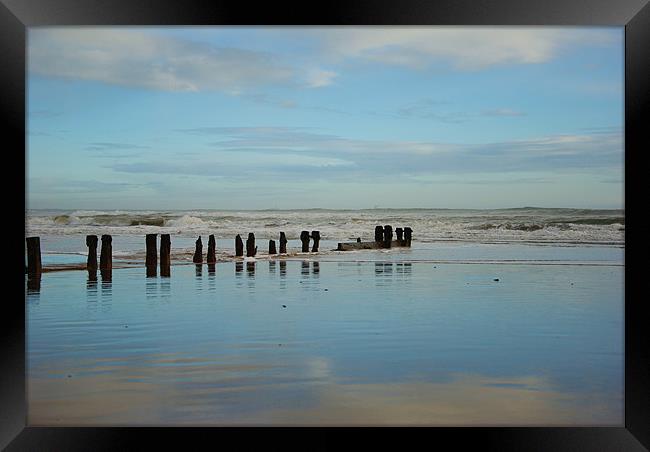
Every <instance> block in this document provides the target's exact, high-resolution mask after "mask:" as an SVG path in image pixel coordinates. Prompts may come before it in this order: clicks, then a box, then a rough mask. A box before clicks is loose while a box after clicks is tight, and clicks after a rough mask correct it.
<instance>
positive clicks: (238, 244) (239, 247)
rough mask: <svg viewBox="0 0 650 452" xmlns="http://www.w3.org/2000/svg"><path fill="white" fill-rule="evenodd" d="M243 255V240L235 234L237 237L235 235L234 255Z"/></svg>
mask: <svg viewBox="0 0 650 452" xmlns="http://www.w3.org/2000/svg"><path fill="white" fill-rule="evenodd" d="M243 255H244V242H243V241H242V239H241V236H240V235H239V234H237V237H235V256H243Z"/></svg>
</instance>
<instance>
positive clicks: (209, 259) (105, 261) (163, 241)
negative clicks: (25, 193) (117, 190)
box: [26, 231, 320, 275]
mask: <svg viewBox="0 0 650 452" xmlns="http://www.w3.org/2000/svg"><path fill="white" fill-rule="evenodd" d="M157 235H158V234H147V235H146V238H145V243H146V249H147V252H146V258H145V265H146V267H147V268H148V269H152V268H156V267H157V265H158V263H157V261H158V251H157V244H156V236H157ZM310 239H313V246H312V249H311V251H312V252H318V246H319V242H320V232H319V231H312V232H311V234H310V233H309V231H302V232H301V234H300V240H301V242H302V251H303V252H309V242H310ZM101 240H102V247H101V253H100V258H99V270H101V271H106V270H112V268H113V258H112V255H113V253H112V251H113V249H112V242H113V238H112V237H111V236H110V235H102V236H101ZM26 241H27V273H28V274H30V275H33V274H39V273H41V270H42V266H41V242H40V238H39V237H27V238H26ZM98 242H99V241H98V238H97V236H96V235H88V236H86V246H87V247H88V260H87V262H86V267H87V269H88V270H89V271H97V244H98ZM286 252H287V237H286V235H285V233H284V232H280V254H283V253H286ZM170 254H171V238H170V235H169V234H160V268H161V274H163V275H164V274H165V273H167V272H168V271H169V266H170V264H171V259H170ZM256 254H257V246H255V234H253V233H252V232H251V233H249V234H248V239H247V240H246V256H248V257H252V256H255V255H256ZM269 254H278V253H277V249H276V246H275V240H269ZM243 255H244V242H243V241H242V238H241V236H240V235H239V234H237V236H236V237H235V256H238V257H239V256H243ZM192 261H193V262H194V263H196V264H201V263H203V243H202V242H201V237H200V236H199V238H198V240H197V241H196V247H195V251H194V257H193V259H192ZM216 262H217V257H216V240H215V238H214V235H213V234H210V236H209V237H208V253H207V256H206V263H208V264H214V263H216Z"/></svg>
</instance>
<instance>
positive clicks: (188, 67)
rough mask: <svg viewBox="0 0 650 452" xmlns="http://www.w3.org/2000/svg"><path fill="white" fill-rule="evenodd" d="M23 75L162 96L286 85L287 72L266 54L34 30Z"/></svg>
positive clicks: (154, 38) (115, 33)
mask: <svg viewBox="0 0 650 452" xmlns="http://www.w3.org/2000/svg"><path fill="white" fill-rule="evenodd" d="M28 57H29V72H30V73H33V74H39V75H45V76H55V77H64V78H74V79H82V80H93V81H100V82H105V83H109V84H115V85H122V86H136V87H143V88H149V89H156V90H163V91H200V90H221V91H224V92H230V93H236V92H240V91H242V90H244V89H246V88H247V87H250V86H260V85H266V84H277V83H288V82H289V81H291V79H292V78H293V77H294V72H293V70H292V69H291V68H290V67H288V66H283V65H281V64H280V63H279V62H278V61H277V59H276V58H273V57H272V56H271V55H270V54H267V53H263V52H256V51H251V50H244V49H237V48H228V47H217V46H213V45H208V44H205V43H198V42H193V41H188V40H182V39H179V38H173V37H169V36H162V35H158V34H154V33H147V32H144V31H139V30H133V29H125V28H119V27H115V28H86V27H83V28H76V27H75V28H61V29H34V30H30V32H29V56H28Z"/></svg>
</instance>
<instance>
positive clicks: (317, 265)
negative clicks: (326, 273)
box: [312, 262, 320, 275]
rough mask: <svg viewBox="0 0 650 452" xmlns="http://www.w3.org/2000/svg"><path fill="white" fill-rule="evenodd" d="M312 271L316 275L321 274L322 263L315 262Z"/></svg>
mask: <svg viewBox="0 0 650 452" xmlns="http://www.w3.org/2000/svg"><path fill="white" fill-rule="evenodd" d="M312 270H313V273H314V275H318V274H320V263H319V262H314V265H313V268H312Z"/></svg>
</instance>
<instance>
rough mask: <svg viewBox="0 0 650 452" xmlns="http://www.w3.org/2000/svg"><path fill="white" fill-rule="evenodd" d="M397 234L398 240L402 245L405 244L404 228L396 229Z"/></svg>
mask: <svg viewBox="0 0 650 452" xmlns="http://www.w3.org/2000/svg"><path fill="white" fill-rule="evenodd" d="M395 234H396V235H397V241H398V242H399V244H400V246H403V245H404V230H403V229H402V228H396V229H395Z"/></svg>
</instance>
